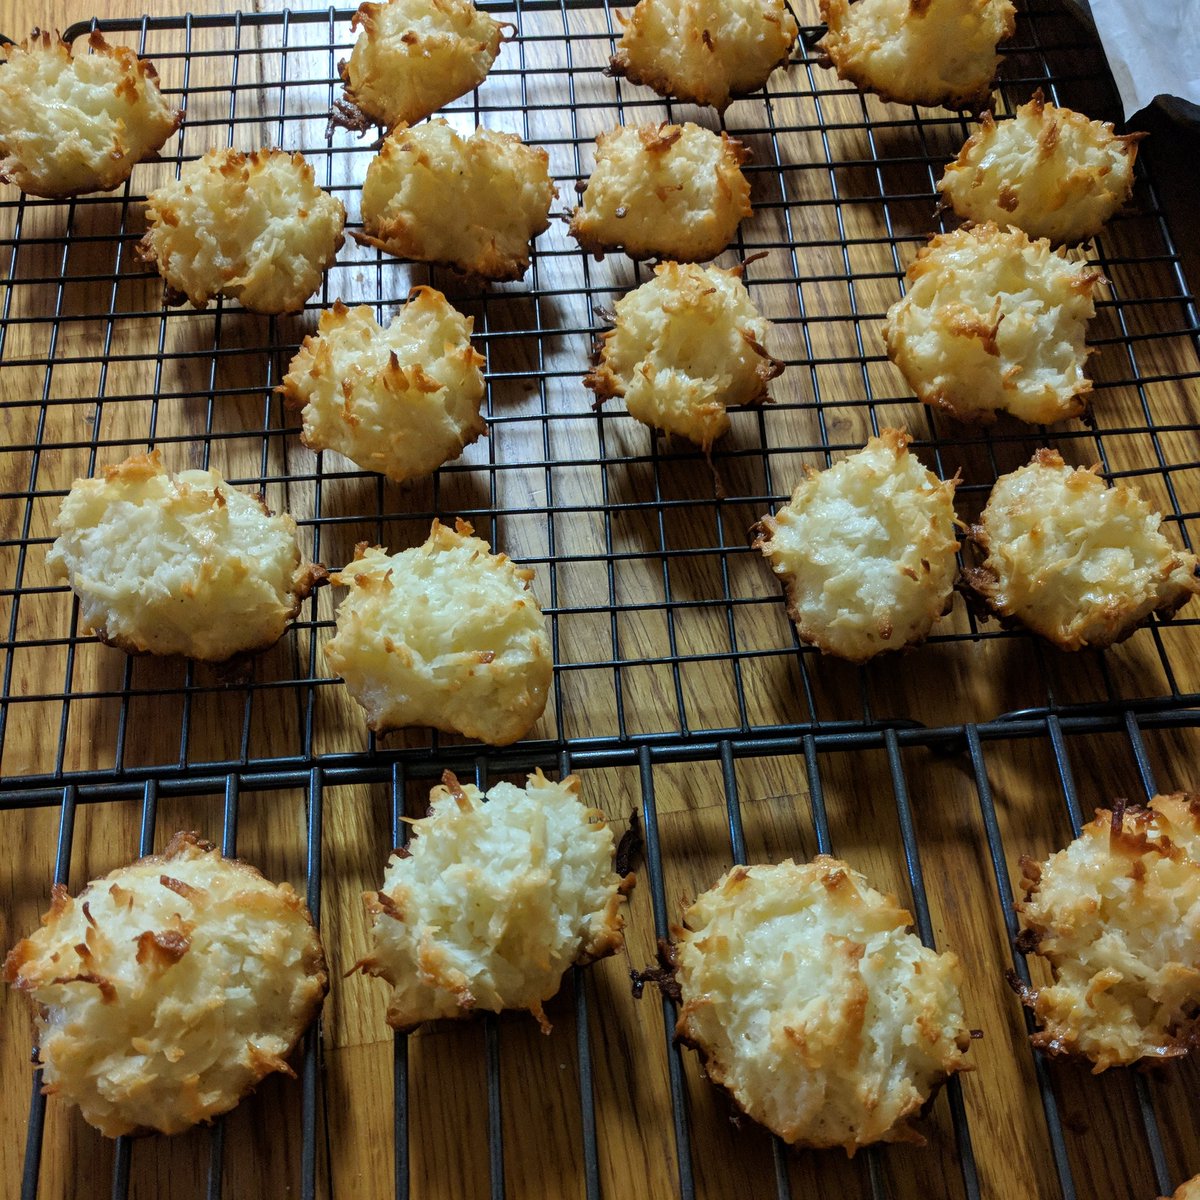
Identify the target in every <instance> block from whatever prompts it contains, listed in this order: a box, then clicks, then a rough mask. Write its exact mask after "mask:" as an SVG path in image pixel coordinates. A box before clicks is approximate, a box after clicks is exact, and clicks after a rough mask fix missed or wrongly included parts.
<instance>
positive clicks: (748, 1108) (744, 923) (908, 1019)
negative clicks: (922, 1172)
mask: <svg viewBox="0 0 1200 1200" xmlns="http://www.w3.org/2000/svg"><path fill="white" fill-rule="evenodd" d="M683 919H684V928H683V929H682V930H680V931H677V933H678V940H677V942H676V945H675V948H674V961H675V978H676V981H677V983H678V985H679V992H680V998H681V1000H682V1007H681V1009H680V1012H679V1023H678V1026H677V1028H676V1035H677V1036H678V1037H679V1039H680V1040H681V1041H684V1042H686V1043H687V1044H688V1045H690V1046H694V1047H695V1048H696V1049H697V1050H698V1051H699V1052H700V1053H701V1055H702V1056H703V1058H704V1064H705V1071H706V1073H707V1075H708V1077H709V1078H710V1079H711V1080H712V1081H713V1082H714V1083H716V1084H719V1085H720V1086H721V1087H723V1088H725V1089H726V1090H727V1091H728V1092H729V1093H730V1095H731V1096H732V1097H733V1099H734V1101H735V1102H736V1103H737V1105H738V1107H739V1108H741V1109H742V1110H743V1111H744V1112H745V1113H746V1114H747V1116H750V1117H752V1118H753V1119H754V1120H756V1121H758V1122H759V1123H760V1124H762V1125H765V1126H766V1127H767V1128H768V1129H769V1130H771V1131H772V1132H773V1133H775V1134H777V1135H778V1136H779V1137H781V1138H782V1139H783V1140H784V1141H785V1142H788V1143H789V1144H791V1145H795V1146H809V1147H814V1148H829V1147H834V1146H841V1147H843V1148H844V1149H845V1150H846V1152H847V1153H848V1154H854V1152H855V1151H856V1150H858V1149H859V1148H860V1147H863V1146H868V1145H871V1144H873V1143H875V1142H916V1143H923V1142H924V1138H923V1137H922V1136H921V1134H920V1132H919V1131H918V1130H917V1129H916V1128H915V1127H914V1121H915V1120H916V1118H917V1117H918V1115H919V1114H920V1112H921V1109H922V1108H923V1107H924V1106H925V1104H926V1103H927V1102H928V1101H929V1099H930V1097H931V1096H932V1095H933V1094H934V1092H935V1091H936V1089H937V1088H938V1087H939V1086H940V1085H941V1084H942V1083H943V1082H944V1081H945V1080H946V1079H947V1078H948V1077H949V1076H951V1075H953V1074H955V1073H956V1072H958V1071H963V1070H966V1069H967V1064H966V1057H965V1052H966V1050H967V1047H968V1045H969V1044H970V1037H971V1035H970V1032H969V1030H968V1029H967V1028H966V1022H965V1018H964V1016H963V1002H962V995H961V988H962V967H961V965H960V963H959V961H958V958H957V956H955V955H954V954H952V953H949V952H946V953H941V954H939V953H938V952H937V951H935V950H931V949H929V948H928V947H926V946H924V945H922V944H921V941H920V939H919V938H917V937H916V936H915V935H914V934H912V933H910V932H909V931H908V926H909V925H911V923H912V917H911V916H910V915H909V914H908V913H907V912H905V911H904V909H902V908H900V907H899V906H898V905H897V904H896V901H895V899H894V898H893V897H891V896H887V895H884V894H882V893H880V892H877V891H876V890H875V889H874V888H872V887H871V886H870V885H869V884H868V883H867V881H866V879H864V878H863V876H862V875H860V874H859V873H858V872H857V871H855V870H853V869H852V868H851V867H849V866H847V865H846V864H845V863H844V862H840V861H839V860H838V859H835V858H830V857H829V856H827V855H824V854H822V855H818V856H817V857H816V858H815V859H814V860H813V861H812V862H810V863H803V864H797V863H795V862H793V861H792V860H791V859H788V860H786V861H784V862H781V863H778V864H776V865H773V866H767V865H756V866H735V867H734V868H733V869H732V870H731V871H729V872H728V873H726V874H725V875H724V876H723V877H722V878H721V879H720V881H719V882H718V883H717V884H716V885H715V886H714V887H713V888H711V889H710V890H709V891H707V892H705V893H704V894H703V895H702V896H700V897H699V898H698V899H697V900H696V901H695V903H694V904H692V905H691V906H690V907H689V908H687V909H686V910H685V912H684V918H683Z"/></svg>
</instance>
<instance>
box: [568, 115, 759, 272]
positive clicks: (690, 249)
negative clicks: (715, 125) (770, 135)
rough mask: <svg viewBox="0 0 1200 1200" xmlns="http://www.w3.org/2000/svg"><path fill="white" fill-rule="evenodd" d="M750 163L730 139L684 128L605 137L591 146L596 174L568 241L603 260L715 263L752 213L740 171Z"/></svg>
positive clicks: (625, 130) (614, 132)
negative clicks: (615, 255) (622, 256)
mask: <svg viewBox="0 0 1200 1200" xmlns="http://www.w3.org/2000/svg"><path fill="white" fill-rule="evenodd" d="M748 156H749V151H747V149H746V148H745V146H743V145H742V143H741V142H737V141H734V139H733V138H731V137H730V136H729V135H728V134H726V133H724V132H722V133H721V134H720V135H719V136H718V135H717V134H715V133H712V132H711V131H709V130H707V129H701V128H700V126H699V125H693V124H692V123H691V122H690V121H689V122H686V123H684V124H683V125H669V124H668V123H667V122H665V121H664V122H663V123H662V124H661V125H639V126H619V127H618V128H616V129H610V130H608V132H606V133H602V134H600V136H599V137H598V138H596V166H595V169H594V170H593V172H592V176H591V178H590V179H589V180H588V182H587V187H586V188H585V189H584V193H583V198H582V202H581V203H580V205H579V207H578V208H577V209H576V210H575V213H574V215H573V216H572V217H571V234H572V235H573V236H574V238H575V239H576V241H578V242H579V244H580V245H581V246H582V247H583V248H584V249H585V250H588V251H591V252H592V253H593V254H597V255H601V256H602V255H603V254H604V253H605V252H606V251H610V250H624V251H625V253H626V254H628V255H629V256H630V258H652V257H653V258H670V259H676V260H678V261H680V262H704V261H706V260H707V259H710V258H716V256H717V255H718V254H720V253H721V251H722V250H724V249H725V247H726V246H728V245H729V243H730V242H731V241H732V240H733V237H734V235H735V234H736V233H737V227H738V224H739V222H740V221H741V220H742V218H743V217H748V216H749V215H750V213H751V207H750V184H749V183H748V182H747V181H746V177H745V175H743V174H742V169H741V164H742V163H743V162H745V161H746V159H747V157H748Z"/></svg>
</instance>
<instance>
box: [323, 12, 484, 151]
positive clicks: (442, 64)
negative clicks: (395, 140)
mask: <svg viewBox="0 0 1200 1200" xmlns="http://www.w3.org/2000/svg"><path fill="white" fill-rule="evenodd" d="M350 28H351V29H352V30H353V29H358V30H359V31H360V32H359V35H358V40H357V41H356V42H355V43H354V49H353V50H352V51H351V52H350V59H349V61H347V62H343V63H342V64H340V71H341V77H342V82H343V84H344V85H345V92H346V99H345V102H344V107H343V110H342V112H341V113H340V116H339V119H340V120H342V122H343V123H350V124H353V123H355V121H354V119H355V117H356V116H357V117H359V118H365V120H366V121H371V122H375V123H377V124H379V125H382V126H384V127H385V128H387V129H391V128H393V127H394V126H396V125H400V124H405V125H412V124H414V123H415V122H417V121H420V120H423V119H424V118H425V117H428V116H432V114H433V113H435V112H437V111H438V109H440V108H442V107H443V106H444V105H447V104H449V103H450V102H451V101H452V100H457V99H458V97H459V96H463V95H465V94H466V93H467V92H469V91H471V90H472V88H476V87H478V86H479V85H480V84H481V83H482V82H483V81H484V79H485V78H486V77H487V73H488V72H489V71H490V70H491V69H492V64H493V63H494V62H495V61H496V56H497V55H498V54H499V53H500V43H501V41H502V39H503V26H502V25H501V24H500V23H499V22H498V21H495V20H493V19H492V18H491V17H489V16H488V15H487V13H482V12H480V11H479V10H478V9H477V8H476V7H475V5H474V4H472V3H471V0H386V2H385V3H382V4H370V3H368V4H362V5H360V6H359V8H358V11H357V12H356V13H355V14H354V16H353V17H352V18H351V19H350Z"/></svg>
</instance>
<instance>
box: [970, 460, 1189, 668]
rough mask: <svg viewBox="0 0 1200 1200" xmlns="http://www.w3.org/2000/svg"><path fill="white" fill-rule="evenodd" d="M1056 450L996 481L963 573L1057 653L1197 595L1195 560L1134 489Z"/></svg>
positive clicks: (991, 606)
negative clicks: (1069, 461)
mask: <svg viewBox="0 0 1200 1200" xmlns="http://www.w3.org/2000/svg"><path fill="white" fill-rule="evenodd" d="M1098 470H1099V468H1098V467H1094V468H1092V469H1091V470H1088V469H1086V468H1083V467H1078V468H1075V467H1069V466H1067V465H1066V463H1064V462H1063V460H1062V458H1061V457H1060V456H1059V454H1058V452H1057V451H1055V450H1044V449H1043V450H1039V451H1038V452H1037V453H1036V454H1035V455H1034V456H1033V458H1032V459H1031V460H1030V462H1029V463H1028V464H1027V465H1026V466H1024V467H1020V468H1018V469H1017V470H1016V471H1013V472H1011V473H1010V474H1008V475H1002V476H1001V477H1000V478H999V479H997V480H996V484H995V486H994V487H993V488H992V494H991V496H989V497H988V502H987V506H986V507H985V508H984V510H983V513H982V515H981V517H980V520H979V524H978V525H975V526H972V528H971V539H972V541H974V542H975V543H976V544H977V545H978V546H979V547H980V548H981V549H982V550H983V551H984V552H985V554H986V557H985V558H984V561H983V563H982V565H981V566H980V567H978V568H970V569H968V570H966V571H964V572H963V577H964V579H965V581H966V583H967V585H968V586H969V587H970V588H971V589H972V590H973V592H974V593H975V594H976V595H977V596H978V597H979V598H980V599H981V600H982V602H983V603H984V604H985V605H986V607H987V608H988V610H989V611H990V612H991V613H993V614H994V615H995V616H998V617H1000V618H1001V619H1002V620H1005V621H1009V622H1012V623H1016V624H1020V625H1024V626H1026V627H1027V628H1029V629H1032V630H1033V631H1034V632H1035V633H1039V634H1041V635H1042V637H1044V638H1046V639H1048V640H1049V641H1051V642H1053V643H1054V644H1055V645H1056V646H1058V647H1059V648H1060V649H1062V650H1081V649H1082V648H1083V647H1085V646H1094V647H1103V646H1111V645H1112V644H1113V643H1114V642H1119V641H1121V640H1122V639H1123V638H1127V637H1128V636H1129V635H1130V634H1131V633H1132V632H1133V631H1134V630H1135V629H1136V628H1137V627H1138V626H1139V625H1141V624H1143V623H1144V622H1146V621H1147V620H1149V619H1150V617H1151V616H1152V615H1153V614H1158V615H1159V616H1160V617H1163V618H1166V617H1170V616H1173V615H1174V614H1175V613H1176V612H1177V611H1178V610H1179V609H1180V608H1181V607H1182V606H1183V605H1184V604H1186V603H1187V602H1188V601H1189V600H1190V599H1191V598H1192V596H1193V595H1195V593H1196V592H1197V591H1200V581H1197V579H1196V568H1197V559H1196V556H1195V555H1194V554H1191V553H1189V552H1187V551H1185V550H1180V549H1178V548H1177V547H1175V546H1174V545H1172V544H1171V542H1169V541H1168V540H1167V538H1166V536H1165V535H1164V534H1163V532H1162V517H1161V516H1160V515H1159V514H1158V513H1157V512H1155V511H1154V509H1153V508H1151V506H1150V505H1149V504H1148V503H1147V501H1146V500H1145V499H1144V498H1143V496H1142V495H1141V493H1140V492H1138V491H1137V489H1136V488H1134V487H1131V486H1129V485H1128V484H1123V483H1117V484H1115V485H1114V486H1113V487H1106V486H1105V483H1104V480H1102V479H1101V478H1100V476H1099V475H1098V474H1097V471H1098Z"/></svg>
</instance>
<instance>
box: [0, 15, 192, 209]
mask: <svg viewBox="0 0 1200 1200" xmlns="http://www.w3.org/2000/svg"><path fill="white" fill-rule="evenodd" d="M88 46H89V47H90V48H91V51H92V53H91V54H80V55H78V56H76V55H74V54H72V53H71V48H70V47H69V46H68V45H67V44H66V42H64V41H62V39H61V38H58V37H56V36H53V35H51V34H50V33H49V31H46V30H40V29H35V30H34V31H33V33H32V34H31V35H30V37H29V38H28V39H27V40H26V41H24V42H22V43H21V44H20V45H7V46H0V64H3V69H2V70H0V180H2V181H4V182H6V183H15V184H16V185H17V187H19V188H20V189H21V190H22V191H23V192H28V193H29V194H30V195H34V196H49V197H59V196H72V195H75V194H77V193H79V192H101V191H111V190H112V189H113V188H115V187H120V186H121V184H123V183H124V182H125V181H126V180H127V179H128V178H129V176H130V174H131V173H132V171H133V168H134V166H135V165H136V164H137V163H139V162H144V161H145V160H146V159H148V158H151V157H153V156H154V155H155V154H157V153H158V151H159V150H161V149H162V146H163V143H164V142H166V140H167V138H169V137H170V136H171V134H173V133H174V132H175V130H176V129H178V128H179V125H180V122H182V120H183V111H182V110H181V109H178V108H174V107H172V105H171V104H170V103H169V102H168V101H167V100H166V99H165V98H164V97H163V94H162V92H160V91H159V88H158V75H157V73H156V72H155V70H154V67H153V66H152V65H151V64H150V63H149V62H147V61H145V60H144V59H139V58H138V56H137V55H136V54H134V52H133V51H132V50H130V49H129V48H128V47H127V46H110V45H109V44H108V43H107V42H106V41H105V40H104V38H103V37H102V36H101V35H100V33H99V32H97V31H93V32H92V34H91V36H90V37H89V38H88Z"/></svg>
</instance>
